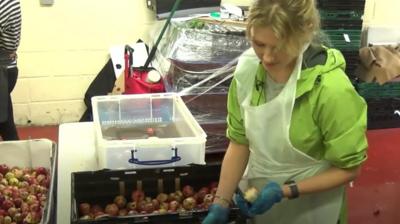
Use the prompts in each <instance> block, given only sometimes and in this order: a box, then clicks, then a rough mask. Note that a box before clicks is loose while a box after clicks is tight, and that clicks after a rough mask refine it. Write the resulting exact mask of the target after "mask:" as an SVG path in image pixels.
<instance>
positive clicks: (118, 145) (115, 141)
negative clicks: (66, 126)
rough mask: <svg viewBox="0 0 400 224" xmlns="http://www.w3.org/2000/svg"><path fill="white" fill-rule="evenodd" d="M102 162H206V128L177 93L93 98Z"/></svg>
mask: <svg viewBox="0 0 400 224" xmlns="http://www.w3.org/2000/svg"><path fill="white" fill-rule="evenodd" d="M92 105H93V120H94V126H95V136H96V149H97V154H98V164H99V167H100V168H108V169H128V168H149V167H151V168H152V167H166V166H182V165H187V164H191V163H193V164H205V142H206V137H207V136H206V134H205V132H204V131H203V129H202V128H201V127H200V125H199V124H198V122H197V121H196V120H195V118H194V117H193V115H192V114H191V113H190V111H189V110H188V108H187V107H186V105H185V103H184V102H183V101H182V99H181V97H180V96H179V95H178V94H176V93H163V94H137V95H118V96H97V97H93V98H92Z"/></svg>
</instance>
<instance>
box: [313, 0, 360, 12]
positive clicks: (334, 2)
mask: <svg viewBox="0 0 400 224" xmlns="http://www.w3.org/2000/svg"><path fill="white" fill-rule="evenodd" d="M317 6H318V8H320V9H329V10H364V7H365V0H318V3H317Z"/></svg>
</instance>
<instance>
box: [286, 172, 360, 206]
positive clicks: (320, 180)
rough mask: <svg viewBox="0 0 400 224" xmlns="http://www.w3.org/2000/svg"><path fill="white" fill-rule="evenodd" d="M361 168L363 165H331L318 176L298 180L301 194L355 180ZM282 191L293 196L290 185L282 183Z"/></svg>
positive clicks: (315, 191)
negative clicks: (345, 167)
mask: <svg viewBox="0 0 400 224" xmlns="http://www.w3.org/2000/svg"><path fill="white" fill-rule="evenodd" d="M360 170H361V166H357V167H355V168H351V169H342V168H338V167H331V168H329V169H328V170H326V171H324V172H322V173H320V174H318V175H316V176H313V177H310V178H307V179H304V180H301V181H299V182H297V187H298V190H299V194H300V196H301V195H304V194H310V193H317V192H321V191H327V190H330V189H332V188H335V187H338V186H341V185H344V184H346V183H349V182H351V181H352V180H354V179H355V178H356V177H357V176H358V175H359V173H360ZM282 191H283V195H284V197H287V198H288V197H290V196H291V191H290V188H289V186H288V185H286V184H285V185H282Z"/></svg>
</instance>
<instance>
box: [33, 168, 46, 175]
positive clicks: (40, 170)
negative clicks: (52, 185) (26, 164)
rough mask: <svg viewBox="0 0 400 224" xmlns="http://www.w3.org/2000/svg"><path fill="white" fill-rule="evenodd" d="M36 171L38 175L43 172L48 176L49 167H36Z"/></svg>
mask: <svg viewBox="0 0 400 224" xmlns="http://www.w3.org/2000/svg"><path fill="white" fill-rule="evenodd" d="M35 172H36V175H40V174H43V175H45V176H46V175H47V174H48V172H47V169H46V168H45V167H36V168H35Z"/></svg>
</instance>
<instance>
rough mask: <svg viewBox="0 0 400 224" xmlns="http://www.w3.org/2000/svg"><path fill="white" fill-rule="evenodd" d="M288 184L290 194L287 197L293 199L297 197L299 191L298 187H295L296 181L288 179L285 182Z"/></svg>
mask: <svg viewBox="0 0 400 224" xmlns="http://www.w3.org/2000/svg"><path fill="white" fill-rule="evenodd" d="M285 184H287V185H288V186H289V189H290V196H289V197H288V198H289V199H295V198H298V197H299V195H300V193H299V188H298V187H297V184H296V181H294V180H288V181H286V182H285Z"/></svg>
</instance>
